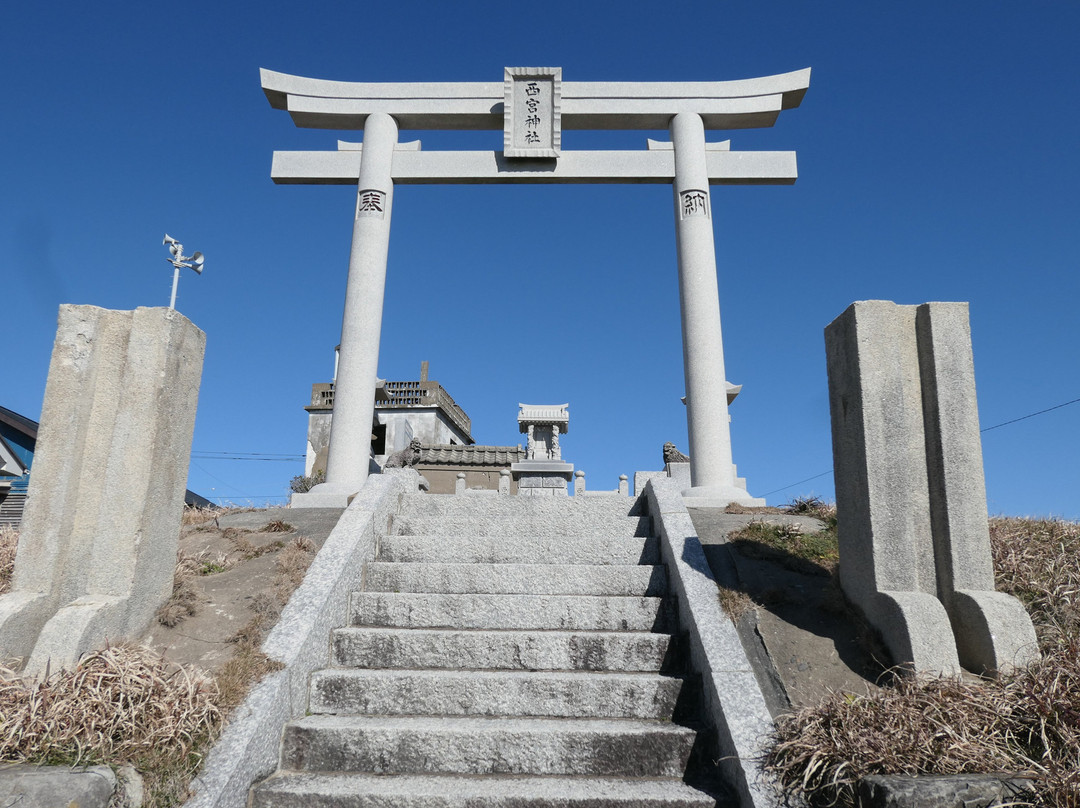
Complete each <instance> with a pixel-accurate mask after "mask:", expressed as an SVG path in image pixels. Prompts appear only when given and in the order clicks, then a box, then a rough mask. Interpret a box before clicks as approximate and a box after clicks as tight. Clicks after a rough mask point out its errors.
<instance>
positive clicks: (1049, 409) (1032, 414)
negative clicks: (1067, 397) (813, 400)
mask: <svg viewBox="0 0 1080 808" xmlns="http://www.w3.org/2000/svg"><path fill="white" fill-rule="evenodd" d="M1077 402H1080V398H1074V399H1073V400H1072V401H1066V402H1064V403H1063V404H1055V405H1054V406H1053V407H1047V408H1046V409H1045V410H1038V411H1037V412H1029V413H1028V414H1027V415H1021V416H1020V417H1019V418H1013V419H1012V420H1011V421H1002V422H1001V423H1000V424H994V425H993V426H988V427H986V428H985V429H980V430H979V432H989V431H990V430H991V429H998V428H999V427H1003V426H1008V425H1009V424H1015V423H1017V422H1018V421H1026V420H1027V419H1028V418H1034V417H1035V416H1036V415H1042V414H1043V413H1045V412H1053V411H1054V410H1060V409H1061V408H1062V407H1068V406H1069V405H1070V404H1076V403H1077ZM826 474H832V469H829V470H828V471H823V472H821V473H820V474H815V475H814V476H813V477H807V478H806V479H805V480H799V481H798V482H797V483H791V484H789V485H785V486H783V487H781V488H776V489H773V490H772V491H768V492H766V493H764V494H762V496H763V497H767V496H769V494H776V493H778V492H780V491H785V490H787V489H788V488H794V487H795V486H797V485H802V484H803V483H808V482H810V481H811V480H816V479H817V478H818V477H824V476H825V475H826Z"/></svg>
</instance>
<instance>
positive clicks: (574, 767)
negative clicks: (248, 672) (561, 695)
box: [281, 715, 696, 777]
mask: <svg viewBox="0 0 1080 808" xmlns="http://www.w3.org/2000/svg"><path fill="white" fill-rule="evenodd" d="M695 736H696V733H695V732H694V731H693V730H691V729H687V728H686V727H680V726H677V725H675V724H671V723H669V722H666V721H628V720H621V721H616V720H610V719H607V720H604V719H567V718H504V717H499V718H446V717H444V716H341V715H313V716H308V717H306V718H302V719H300V720H299V721H293V722H290V723H289V724H288V725H286V727H285V734H284V737H283V739H282V744H281V768H283V769H287V770H292V771H322V772H370V773H372V774H485V775H488V774H521V775H562V776H593V777H627V776H637V777H681V776H682V774H683V771H684V770H685V768H686V761H687V758H689V756H690V749H691V747H692V746H693V745H694V739H695Z"/></svg>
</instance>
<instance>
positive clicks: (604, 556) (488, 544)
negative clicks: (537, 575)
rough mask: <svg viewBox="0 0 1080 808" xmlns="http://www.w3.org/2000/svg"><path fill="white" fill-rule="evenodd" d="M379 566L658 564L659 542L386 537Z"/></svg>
mask: <svg viewBox="0 0 1080 808" xmlns="http://www.w3.org/2000/svg"><path fill="white" fill-rule="evenodd" d="M375 558H376V560H378V561H407V562H412V561H420V562H428V563H433V562H434V563H479V564H543V563H551V564H659V563H660V544H659V541H658V540H657V539H656V538H653V537H649V538H634V537H618V536H611V535H607V534H599V535H595V534H594V535H591V536H576V537H573V538H568V537H565V536H518V535H515V536H510V537H502V536H460V535H458V536H454V535H432V536H385V537H383V538H382V539H380V541H379V547H378V550H377V551H376V554H375Z"/></svg>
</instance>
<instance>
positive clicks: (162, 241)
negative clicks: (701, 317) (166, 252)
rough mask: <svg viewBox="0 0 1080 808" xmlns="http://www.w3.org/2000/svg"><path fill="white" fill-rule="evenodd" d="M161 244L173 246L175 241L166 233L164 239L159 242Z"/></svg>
mask: <svg viewBox="0 0 1080 808" xmlns="http://www.w3.org/2000/svg"><path fill="white" fill-rule="evenodd" d="M161 243H162V244H173V245H175V244H176V239H174V238H173V237H172V236H170V235H169V234H168V233H166V234H165V238H163V239H162V240H161Z"/></svg>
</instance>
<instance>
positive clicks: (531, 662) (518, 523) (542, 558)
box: [252, 494, 716, 808]
mask: <svg viewBox="0 0 1080 808" xmlns="http://www.w3.org/2000/svg"><path fill="white" fill-rule="evenodd" d="M404 499H405V501H404V503H403V506H402V508H401V510H400V512H399V514H398V516H397V517H396V518H395V520H394V521H393V524H392V526H391V529H390V531H389V532H390V534H391V535H387V536H385V537H384V538H382V539H381V540H380V543H379V547H378V550H377V555H376V560H375V561H373V562H370V563H368V564H367V566H366V568H365V571H364V586H363V591H361V592H357V593H355V594H354V596H353V599H352V604H351V608H350V613H351V622H352V625H350V626H347V627H343V628H339V629H337V630H335V631H334V632H333V637H332V659H333V662H334V665H335V667H333V668H329V669H325V670H321V671H317V672H316V673H315V674H314V675H313V677H312V680H311V688H310V695H309V715H308V716H307V717H305V718H302V719H300V720H297V721H293V722H291V723H289V724H288V725H287V726H286V728H285V732H284V737H283V740H282V745H281V760H280V767H279V770H278V772H277V773H276V774H274V775H273V776H272V777H270V778H269V779H267V780H265V781H264V782H262V783H261V784H259V785H257V786H256V787H255V788H254V789H253V790H252V805H253V806H254V808H278V807H281V808H284V807H285V806H289V807H290V808H291V807H292V806H305V807H315V808H319V807H321V806H327V808H329V807H330V806H334V808H345V807H346V806H348V807H349V808H361V807H362V808H376V807H377V808H389V807H390V806H395V808H399V807H405V808H436V807H437V808H466V807H468V808H478V806H501V807H502V808H534V807H535V808H543V807H546V806H552V807H554V806H559V808H571V807H576V808H628V807H629V806H634V807H635V808H712V807H713V806H715V805H716V798H715V797H714V796H710V795H709V794H707V793H705V792H703V791H700V790H698V789H697V788H694V787H691V786H690V785H687V784H686V783H685V782H684V772H685V771H686V768H687V761H688V758H689V757H690V755H691V749H692V747H693V746H694V743H695V736H696V733H695V732H694V730H692V729H689V728H687V727H684V726H679V725H678V724H675V723H673V722H672V720H671V718H672V715H673V712H674V711H675V709H676V701H677V700H678V699H679V697H680V689H681V688H682V686H683V680H682V679H681V678H680V677H679V676H675V675H671V672H672V671H673V670H676V669H677V668H676V666H675V665H674V664H673V661H672V658H673V656H674V654H673V650H674V649H673V642H674V641H673V638H672V636H671V634H670V633H669V632H672V631H673V630H674V629H675V628H676V627H675V625H674V620H675V617H674V614H675V612H674V609H672V608H671V604H670V603H668V602H667V601H666V599H665V597H664V595H665V594H666V591H667V578H666V574H665V571H664V568H663V567H662V566H659V548H658V542H657V539H656V538H655V537H651V536H649V535H648V533H649V519H648V518H647V517H643V516H640V515H637V514H636V513H631V508H632V502H633V501H632V500H629V499H627V498H623V497H601V496H597V497H575V498H557V499H556V498H551V499H539V498H525V497H506V496H482V495H475V496H474V495H465V496H439V495H425V494H416V495H408V496H406V497H405V498H404ZM665 674H666V675H665Z"/></svg>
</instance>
